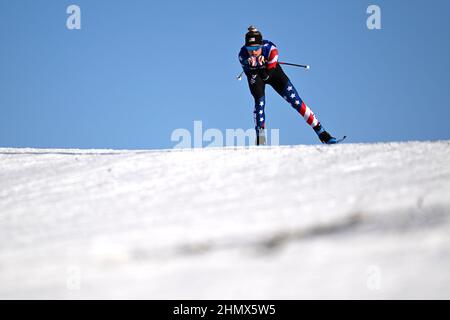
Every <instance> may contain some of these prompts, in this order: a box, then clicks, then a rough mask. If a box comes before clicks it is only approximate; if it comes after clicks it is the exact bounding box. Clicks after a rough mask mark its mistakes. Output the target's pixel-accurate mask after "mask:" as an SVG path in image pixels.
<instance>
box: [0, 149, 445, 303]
mask: <svg viewBox="0 0 450 320" xmlns="http://www.w3.org/2000/svg"><path fill="white" fill-rule="evenodd" d="M0 298H6V299H9V298H27V299H28V298H31V299H34V298H43V299H46V298H58V299H66V298H67V299H68V298H73V299H78V298H87V299H90V298H119V299H121V298H126V299H128V298H143V299H206V298H208V299H301V298H322V299H328V298H342V299H345V298H355V299H359V298H368V299H372V298H373V299H378V298H393V299H397V298H406V299H408V298H413V299H415V298H425V299H427V298H446V299H449V298H450V141H438V142H408V143H379V144H343V145H336V146H292V147H291V146H287V147H286V146H285V147H260V148H256V147H255V148H253V147H250V148H225V149H196V150H163V151H114V150H45V149H5V148H3V149H0Z"/></svg>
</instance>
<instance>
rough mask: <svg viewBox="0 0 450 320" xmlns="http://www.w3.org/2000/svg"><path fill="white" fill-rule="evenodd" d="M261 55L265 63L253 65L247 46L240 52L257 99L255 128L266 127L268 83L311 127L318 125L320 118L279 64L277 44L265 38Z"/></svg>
mask: <svg viewBox="0 0 450 320" xmlns="http://www.w3.org/2000/svg"><path fill="white" fill-rule="evenodd" d="M261 55H262V56H264V60H265V63H264V64H263V65H258V66H256V67H252V66H250V65H249V62H248V59H249V58H250V54H249V53H248V51H247V49H246V48H245V46H243V47H242V48H241V51H240V52H239V61H240V63H241V65H242V68H243V69H244V73H245V74H246V76H247V80H248V85H249V87H250V92H251V94H252V95H253V98H254V99H255V108H254V111H253V114H254V119H255V129H256V130H257V131H258V130H259V129H261V128H262V129H264V128H265V121H266V116H265V113H264V107H265V105H266V101H265V87H266V84H269V85H270V86H272V88H274V90H275V91H276V92H277V93H278V94H279V95H280V96H282V97H283V98H284V99H285V100H286V101H287V102H289V104H290V105H291V106H292V107H293V108H294V109H295V110H297V111H298V112H299V113H300V115H301V116H302V117H303V119H305V121H306V122H307V123H308V124H309V125H310V126H311V127H313V128H314V127H315V126H316V125H318V124H319V120H317V118H316V116H315V115H314V113H313V112H312V110H311V109H310V108H309V107H308V106H307V105H306V104H305V102H304V101H303V100H302V99H301V98H300V96H299V94H298V92H297V90H296V89H295V87H294V86H293V85H292V83H291V81H290V80H289V78H288V77H287V75H286V74H285V73H284V71H283V69H282V68H281V66H280V65H279V63H278V49H277V47H276V46H275V44H274V43H272V42H271V41H268V40H263V44H262V53H261Z"/></svg>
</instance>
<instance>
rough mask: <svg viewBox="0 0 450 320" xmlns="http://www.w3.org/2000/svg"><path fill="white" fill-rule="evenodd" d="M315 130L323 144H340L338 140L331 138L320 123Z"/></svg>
mask: <svg viewBox="0 0 450 320" xmlns="http://www.w3.org/2000/svg"><path fill="white" fill-rule="evenodd" d="M313 129H314V131H315V132H316V134H317V136H318V137H319V139H320V141H321V142H322V143H325V144H336V143H338V141H337V139H336V138H335V137H333V136H331V135H330V134H329V133H328V132H326V131H325V129H324V128H323V127H322V125H321V124H320V123H319V124H318V125H317V126H315V127H314V128H313Z"/></svg>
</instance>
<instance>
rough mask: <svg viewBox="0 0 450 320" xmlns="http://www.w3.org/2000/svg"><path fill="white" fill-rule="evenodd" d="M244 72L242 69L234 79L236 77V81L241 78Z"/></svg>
mask: <svg viewBox="0 0 450 320" xmlns="http://www.w3.org/2000/svg"><path fill="white" fill-rule="evenodd" d="M243 73H244V71H242V72H241V73H240V74H239V75H238V76H237V77H236V79H238V81H241V80H242V74H243Z"/></svg>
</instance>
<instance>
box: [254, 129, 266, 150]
mask: <svg viewBox="0 0 450 320" xmlns="http://www.w3.org/2000/svg"><path fill="white" fill-rule="evenodd" d="M256 145H257V146H264V145H266V134H265V132H264V128H259V129H256Z"/></svg>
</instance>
